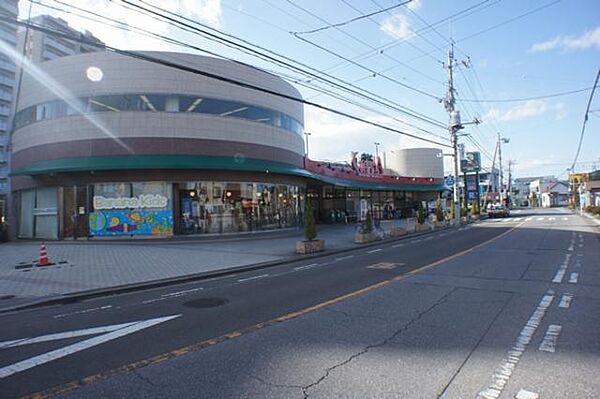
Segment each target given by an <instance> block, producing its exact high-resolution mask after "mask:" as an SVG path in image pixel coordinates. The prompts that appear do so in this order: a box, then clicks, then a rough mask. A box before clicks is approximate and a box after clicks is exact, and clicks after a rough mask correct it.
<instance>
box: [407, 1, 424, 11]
mask: <svg viewBox="0 0 600 399" xmlns="http://www.w3.org/2000/svg"><path fill="white" fill-rule="evenodd" d="M422 6H423V2H422V1H421V0H412V1H411V2H410V3H408V4H407V5H406V7H408V8H409V9H411V10H413V11H417V10H418V9H420V8H421V7H422Z"/></svg>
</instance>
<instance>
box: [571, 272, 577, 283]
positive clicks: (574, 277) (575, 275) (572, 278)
mask: <svg viewBox="0 0 600 399" xmlns="http://www.w3.org/2000/svg"><path fill="white" fill-rule="evenodd" d="M577 279H579V273H571V277H569V283H573V284H577Z"/></svg>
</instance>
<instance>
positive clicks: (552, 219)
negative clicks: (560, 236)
mask: <svg viewBox="0 0 600 399" xmlns="http://www.w3.org/2000/svg"><path fill="white" fill-rule="evenodd" d="M548 220H550V221H554V220H556V218H548Z"/></svg>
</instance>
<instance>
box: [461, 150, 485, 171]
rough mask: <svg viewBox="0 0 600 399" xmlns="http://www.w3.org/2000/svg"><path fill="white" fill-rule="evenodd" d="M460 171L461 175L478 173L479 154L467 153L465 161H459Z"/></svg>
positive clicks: (479, 166) (479, 168)
mask: <svg viewBox="0 0 600 399" xmlns="http://www.w3.org/2000/svg"><path fill="white" fill-rule="evenodd" d="M460 169H461V170H462V172H463V173H468V172H479V171H480V170H481V154H480V153H479V152H467V153H466V154H465V159H461V161H460Z"/></svg>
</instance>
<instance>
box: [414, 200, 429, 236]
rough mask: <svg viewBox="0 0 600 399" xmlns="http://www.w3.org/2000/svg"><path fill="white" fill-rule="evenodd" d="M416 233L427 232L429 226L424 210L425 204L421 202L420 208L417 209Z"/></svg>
mask: <svg viewBox="0 0 600 399" xmlns="http://www.w3.org/2000/svg"><path fill="white" fill-rule="evenodd" d="M415 230H416V232H417V233H418V232H420V231H425V230H427V225H426V224H425V209H423V203H422V202H421V201H419V207H418V209H417V225H416V227H415Z"/></svg>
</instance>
